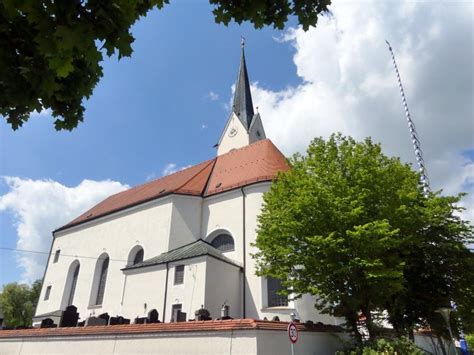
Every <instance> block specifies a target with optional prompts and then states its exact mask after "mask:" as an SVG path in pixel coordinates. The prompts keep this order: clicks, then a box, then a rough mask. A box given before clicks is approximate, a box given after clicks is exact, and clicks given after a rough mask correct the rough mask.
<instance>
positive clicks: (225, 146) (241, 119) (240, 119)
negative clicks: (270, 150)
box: [217, 40, 266, 155]
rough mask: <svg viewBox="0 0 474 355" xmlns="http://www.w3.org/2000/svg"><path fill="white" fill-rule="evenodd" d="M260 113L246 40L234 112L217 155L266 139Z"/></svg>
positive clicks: (242, 47) (235, 94) (222, 137)
mask: <svg viewBox="0 0 474 355" xmlns="http://www.w3.org/2000/svg"><path fill="white" fill-rule="evenodd" d="M265 138H266V137H265V131H264V129H263V124H262V120H261V118H260V114H259V113H258V112H257V113H256V114H255V112H254V109H253V103H252V94H251V92H250V82H249V77H248V73H247V65H246V64H245V52H244V41H243V40H242V43H241V56H240V69H239V76H238V77H237V83H236V85H235V93H234V101H233V103H232V112H231V114H230V117H229V119H228V121H227V124H226V126H225V128H224V131H223V133H222V135H221V138H220V140H219V145H218V148H217V155H222V154H224V153H227V152H229V151H231V150H233V149H238V148H241V147H243V146H246V145H249V144H251V143H254V142H256V141H258V140H261V139H265Z"/></svg>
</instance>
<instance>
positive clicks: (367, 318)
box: [361, 306, 377, 340]
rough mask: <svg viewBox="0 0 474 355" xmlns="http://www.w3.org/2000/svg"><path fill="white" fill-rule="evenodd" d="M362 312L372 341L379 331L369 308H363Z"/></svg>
mask: <svg viewBox="0 0 474 355" xmlns="http://www.w3.org/2000/svg"><path fill="white" fill-rule="evenodd" d="M361 311H362V314H363V315H364V316H365V324H366V326H367V331H368V332H369V338H370V340H373V339H375V338H376V336H377V331H376V327H375V325H374V321H373V319H372V313H371V312H370V309H369V307H368V306H363V307H362V309H361Z"/></svg>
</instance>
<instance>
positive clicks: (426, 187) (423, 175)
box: [385, 40, 430, 196]
mask: <svg viewBox="0 0 474 355" xmlns="http://www.w3.org/2000/svg"><path fill="white" fill-rule="evenodd" d="M385 42H387V45H388V50H389V51H390V55H391V56H392V61H393V67H394V68H395V73H396V74H397V80H398V87H399V89H400V95H401V96H402V104H403V108H404V109H405V116H406V119H407V122H408V128H409V129H410V136H411V141H412V144H413V148H414V150H415V157H416V162H417V164H418V171H419V173H420V180H421V184H422V185H423V192H424V194H425V196H426V195H428V192H429V191H430V182H429V180H428V175H427V172H426V167H425V161H424V159H423V151H422V150H421V143H420V140H419V139H418V133H417V132H416V129H415V124H414V123H413V120H412V119H411V116H410V111H408V105H407V100H406V98H405V92H404V90H403V85H402V80H401V78H400V73H399V71H398V67H397V62H396V61H395V55H394V54H393V50H392V46H390V43H389V42H388V41H387V40H386V41H385Z"/></svg>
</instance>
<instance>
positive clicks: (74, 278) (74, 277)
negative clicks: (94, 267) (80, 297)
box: [67, 264, 80, 306]
mask: <svg viewBox="0 0 474 355" xmlns="http://www.w3.org/2000/svg"><path fill="white" fill-rule="evenodd" d="M79 267H80V265H79V264H78V265H77V266H76V268H75V269H74V274H73V275H72V283H71V289H70V291H69V298H68V301H67V305H68V306H70V305H72V304H73V302H74V294H75V293H76V285H77V278H78V277H79Z"/></svg>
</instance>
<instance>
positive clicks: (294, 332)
mask: <svg viewBox="0 0 474 355" xmlns="http://www.w3.org/2000/svg"><path fill="white" fill-rule="evenodd" d="M288 337H289V338H290V341H291V342H292V343H293V344H294V343H296V341H297V340H298V328H296V324H295V323H293V322H290V324H288Z"/></svg>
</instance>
